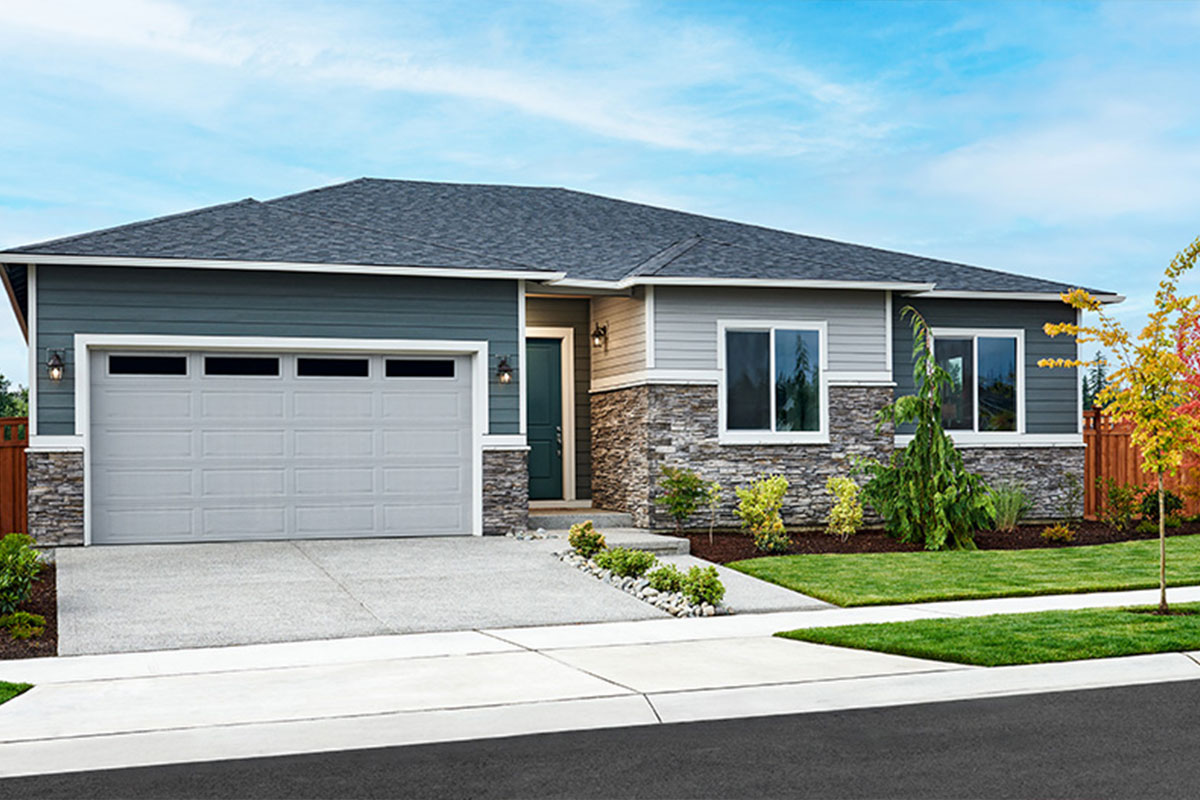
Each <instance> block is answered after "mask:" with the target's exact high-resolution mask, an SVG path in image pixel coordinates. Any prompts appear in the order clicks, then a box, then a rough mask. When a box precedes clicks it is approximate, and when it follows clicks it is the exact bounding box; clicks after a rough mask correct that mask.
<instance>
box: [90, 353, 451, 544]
mask: <svg viewBox="0 0 1200 800" xmlns="http://www.w3.org/2000/svg"><path fill="white" fill-rule="evenodd" d="M206 355H208V354H205V353H191V354H189V355H188V356H187V358H188V364H189V369H188V374H187V375H186V376H152V375H129V374H125V375H119V376H109V375H107V372H106V364H107V362H105V361H104V357H105V354H104V353H93V358H92V361H91V364H92V380H91V383H92V386H91V390H92V399H91V409H92V419H93V424H92V427H91V440H90V442H91V443H90V450H91V452H90V456H89V459H90V461H89V463H90V470H91V473H90V474H91V476H92V478H91V484H90V485H91V505H92V517H91V519H92V540H93V541H94V542H98V543H105V542H114V543H116V542H172V541H229V540H237V539H255V538H259V539H281V538H292V537H298V538H323V537H346V536H414V535H455V534H457V535H461V534H467V533H470V532H471V522H472V513H471V508H472V506H473V491H474V486H473V481H472V474H473V473H472V453H473V446H474V438H473V432H472V427H471V426H472V425H473V414H472V399H471V370H470V368H469V363H470V362H469V359H468V358H466V357H462V356H459V357H455V359H456V362H457V363H456V365H455V370H454V374H455V376H456V377H454V378H440V377H439V378H429V377H404V376H400V375H393V376H391V377H387V376H386V375H385V372H386V370H385V367H384V365H385V359H386V357H385V356H383V355H376V356H371V357H370V358H369V359H368V361H369V362H370V370H369V377H367V378H362V377H354V378H337V377H322V378H310V377H303V378H298V377H297V376H296V359H297V356H296V355H295V354H288V353H274V354H260V355H265V356H267V357H276V358H278V359H279V362H278V364H279V370H278V372H279V374H278V375H277V376H261V375H256V376H248V375H246V376H239V375H221V376H215V375H214V376H208V375H205V374H204V370H202V369H201V368H200V366H201V365H203V364H204V363H205V361H204V358H205V357H206Z"/></svg>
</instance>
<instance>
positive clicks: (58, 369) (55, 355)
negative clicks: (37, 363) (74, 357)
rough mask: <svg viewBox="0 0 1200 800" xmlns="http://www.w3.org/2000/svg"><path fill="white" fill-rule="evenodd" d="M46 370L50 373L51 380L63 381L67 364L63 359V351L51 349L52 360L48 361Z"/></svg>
mask: <svg viewBox="0 0 1200 800" xmlns="http://www.w3.org/2000/svg"><path fill="white" fill-rule="evenodd" d="M46 370H47V371H48V372H49V373H50V380H52V381H61V380H62V379H63V372H64V370H65V366H64V364H63V360H62V353H60V352H58V351H57V350H51V351H50V360H49V361H47V362H46Z"/></svg>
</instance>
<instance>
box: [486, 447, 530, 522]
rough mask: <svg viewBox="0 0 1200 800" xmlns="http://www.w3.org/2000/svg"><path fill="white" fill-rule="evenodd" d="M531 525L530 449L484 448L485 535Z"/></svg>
mask: <svg viewBox="0 0 1200 800" xmlns="http://www.w3.org/2000/svg"><path fill="white" fill-rule="evenodd" d="M528 527H529V451H527V450H484V451H483V535H484V536H504V535H505V534H507V533H521V532H524V531H525V529H526V528H528Z"/></svg>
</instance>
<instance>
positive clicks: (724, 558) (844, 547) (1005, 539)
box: [661, 522, 1200, 564]
mask: <svg viewBox="0 0 1200 800" xmlns="http://www.w3.org/2000/svg"><path fill="white" fill-rule="evenodd" d="M1045 527H1046V526H1045V525H1020V526H1018V527H1017V529H1016V530H1015V531H1012V532H1009V533H1001V532H999V531H979V532H978V533H976V534H975V544H976V546H978V547H979V549H980V550H1028V549H1032V548H1039V549H1042V548H1057V547H1081V546H1085V545H1092V544H1110V543H1112V542H1127V541H1134V540H1138V539H1157V538H1158V534H1157V533H1137V532H1136V531H1129V532H1125V533H1119V532H1117V531H1114V530H1112V529H1111V528H1109V527H1108V526H1106V525H1103V524H1102V523H1099V522H1084V523H1083V524H1082V525H1080V526H1079V528H1078V529H1077V531H1076V533H1075V539H1074V540H1073V541H1071V542H1051V541H1046V540H1045V539H1043V538H1042V531H1043V530H1044V529H1045ZM661 533H670V532H669V531H661ZM1195 533H1200V523H1196V522H1185V523H1183V525H1181V526H1180V527H1178V528H1173V529H1168V530H1167V536H1185V535H1188V534H1195ZM683 535H684V536H686V537H687V538H688V539H689V540H690V541H691V543H692V555H694V556H696V557H698V558H703V559H705V560H706V561H712V562H715V563H717V564H726V563H728V562H730V561H738V560H740V559H743V558H758V557H760V556H763V555H765V553H760V552H758V550H756V549H755V547H754V540H753V539H751V538H750V536H749V535H747V534H744V533H740V532H733V531H717V532H714V533H713V542H712V544H709V543H708V532H707V531H705V532H703V533H701V532H686V533H684V534H683ZM791 539H792V546H791V548H790V549H789V550H788V553H789V554H801V553H898V552H904V551H917V550H921V549H922V548H921V547H919V546H917V545H912V544H903V543H901V542H899V541H897V540H896V539H893V538H892V537H891V536H888V535H887V534H886V533H884V532H883V531H881V530H878V529H867V530H861V531H859V532H858V533H856V534H855V535H853V536H851V537H850V538H849V539H848V540H846V541H845V542H843V541H842V540H840V539H839V538H838V537H836V536H829V535H828V534H826V533H823V532H821V531H796V532H793V533H792V534H791Z"/></svg>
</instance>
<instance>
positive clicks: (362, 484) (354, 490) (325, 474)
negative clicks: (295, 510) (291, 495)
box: [295, 467, 375, 496]
mask: <svg viewBox="0 0 1200 800" xmlns="http://www.w3.org/2000/svg"><path fill="white" fill-rule="evenodd" d="M295 475H296V494H297V495H301V496H312V495H339V494H371V493H372V492H374V491H375V470H374V469H373V468H371V467H362V468H358V469H353V468H351V469H319V468H318V469H296V471H295Z"/></svg>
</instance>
